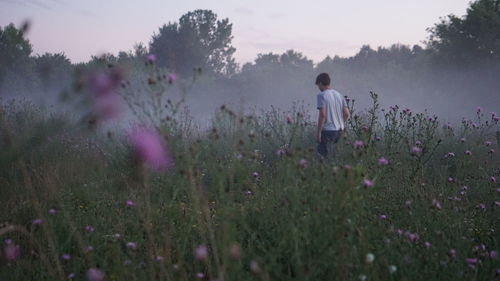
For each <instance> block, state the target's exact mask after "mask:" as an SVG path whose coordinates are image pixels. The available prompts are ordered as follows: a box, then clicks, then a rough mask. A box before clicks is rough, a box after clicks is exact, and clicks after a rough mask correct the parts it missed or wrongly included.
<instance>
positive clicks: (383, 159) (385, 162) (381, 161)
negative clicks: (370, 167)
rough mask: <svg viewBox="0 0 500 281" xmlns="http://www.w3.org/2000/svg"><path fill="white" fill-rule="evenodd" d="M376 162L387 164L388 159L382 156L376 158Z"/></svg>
mask: <svg viewBox="0 0 500 281" xmlns="http://www.w3.org/2000/svg"><path fill="white" fill-rule="evenodd" d="M378 164H379V165H382V166H383V165H387V164H389V160H387V159H385V158H384V157H381V158H379V159H378Z"/></svg>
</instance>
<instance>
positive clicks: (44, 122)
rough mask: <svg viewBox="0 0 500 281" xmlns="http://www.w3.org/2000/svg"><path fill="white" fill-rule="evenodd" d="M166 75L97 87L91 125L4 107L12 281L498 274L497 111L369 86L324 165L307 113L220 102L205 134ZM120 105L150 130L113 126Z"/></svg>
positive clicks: (4, 186) (1, 124)
mask: <svg viewBox="0 0 500 281" xmlns="http://www.w3.org/2000/svg"><path fill="white" fill-rule="evenodd" d="M151 60H152V59H151ZM151 71H152V74H151V75H150V76H149V78H148V80H147V83H144V84H143V85H144V87H145V88H144V91H143V92H146V93H150V94H149V95H146V100H140V101H137V100H136V101H135V102H134V100H133V98H134V93H137V91H136V89H135V88H134V87H132V86H130V85H129V84H127V83H123V82H122V81H121V79H122V77H121V76H120V75H118V73H117V72H113V70H107V71H106V72H102V73H98V75H97V76H94V77H93V78H92V79H90V80H89V81H90V82H89V84H88V85H87V86H85V87H87V89H86V91H85V90H84V93H87V94H89V95H93V97H94V99H93V100H89V101H87V103H82V104H83V105H84V106H88V107H92V108H93V111H92V114H91V115H90V117H89V118H88V119H85V122H83V121H82V120H80V119H78V120H74V118H70V117H68V116H67V114H59V113H53V112H50V111H47V110H43V109H40V108H39V107H37V106H35V105H32V104H30V103H29V102H19V101H17V102H8V101H3V102H2V104H1V107H0V148H1V149H0V190H1V196H0V202H1V204H0V223H1V225H0V239H1V240H0V243H1V245H0V248H1V257H0V280H2V281H4V280H5V281H10V280H90V281H99V280H130V281H132V280H213V281H215V280H219V281H222V280H361V281H363V280H499V278H500V257H499V256H498V251H499V250H500V233H499V227H500V157H498V155H499V153H500V148H499V145H500V125H499V119H500V117H499V116H498V115H496V113H490V112H484V110H482V109H481V108H477V109H476V108H475V107H472V106H471V111H476V113H477V114H476V118H475V119H474V120H467V119H464V120H463V121H462V122H461V123H457V124H450V123H446V122H443V121H441V120H440V118H439V117H438V116H434V115H432V114H429V113H427V112H424V113H417V112H412V111H411V110H410V109H407V108H404V107H402V105H399V106H398V105H394V106H391V107H390V108H380V106H379V101H378V99H379V97H378V95H377V94H375V93H370V94H368V93H367V95H366V97H365V98H366V99H371V100H372V101H373V104H372V106H371V108H369V109H368V110H365V111H358V110H357V109H356V108H355V105H356V101H354V100H351V99H348V104H349V107H350V111H351V118H350V119H349V120H348V122H347V129H346V130H345V132H344V134H343V137H342V139H341V140H340V142H339V143H338V144H337V145H336V146H335V156H334V157H331V158H328V159H320V158H319V157H318V155H317V153H316V143H315V142H314V132H315V129H316V127H315V122H314V121H313V119H314V118H315V116H312V117H311V116H309V115H308V114H307V111H306V110H305V109H304V107H302V106H300V105H297V106H296V107H294V108H293V109H291V110H288V111H281V110H279V109H274V108H273V109H271V110H268V111H256V112H255V113H253V114H249V113H242V112H239V111H238V110H232V109H231V108H230V107H229V106H224V105H221V107H220V109H219V110H218V111H217V112H216V113H215V114H214V115H213V118H212V120H211V123H210V124H211V125H210V126H208V128H204V129H201V128H198V127H196V126H195V125H193V122H192V120H190V119H189V117H187V115H186V114H187V113H185V111H183V110H182V101H183V99H182V97H181V98H178V99H177V100H176V101H175V102H174V101H173V100H172V99H171V98H170V97H169V96H168V95H169V94H168V93H169V87H170V86H171V85H172V84H175V83H178V82H177V80H176V77H175V76H173V75H171V74H168V73H162V72H161V70H159V69H157V68H154V67H153V66H152V68H151ZM118 92H120V93H121V94H117V93H118ZM118 96H121V97H124V98H125V100H126V101H127V103H128V105H129V107H130V109H131V111H132V112H134V113H135V114H137V116H138V119H139V120H141V123H140V125H137V126H135V127H133V128H131V129H130V130H128V131H123V130H121V129H117V128H112V127H109V126H107V127H106V126H105V124H106V122H107V121H106V120H107V119H108V118H109V117H111V116H112V115H115V114H117V112H116V110H114V108H113V105H114V104H115V101H116V98H117V97H118ZM146 106H147V107H148V108H153V110H144V109H145V108H146ZM139 117H140V118H139Z"/></svg>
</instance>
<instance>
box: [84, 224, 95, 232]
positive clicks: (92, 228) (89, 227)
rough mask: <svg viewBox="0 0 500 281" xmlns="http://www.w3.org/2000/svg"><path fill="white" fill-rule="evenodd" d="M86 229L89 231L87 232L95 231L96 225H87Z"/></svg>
mask: <svg viewBox="0 0 500 281" xmlns="http://www.w3.org/2000/svg"><path fill="white" fill-rule="evenodd" d="M85 231H87V232H94V227H93V226H91V225H87V226H86V227H85Z"/></svg>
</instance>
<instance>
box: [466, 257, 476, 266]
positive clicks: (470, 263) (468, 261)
mask: <svg viewBox="0 0 500 281" xmlns="http://www.w3.org/2000/svg"><path fill="white" fill-rule="evenodd" d="M465 261H466V262H467V263H468V264H469V265H475V264H477V259H476V258H466V259H465Z"/></svg>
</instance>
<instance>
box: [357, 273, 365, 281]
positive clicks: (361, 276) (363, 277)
mask: <svg viewBox="0 0 500 281" xmlns="http://www.w3.org/2000/svg"><path fill="white" fill-rule="evenodd" d="M358 279H359V281H366V279H367V277H366V275H364V274H360V275H359V276H358Z"/></svg>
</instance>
